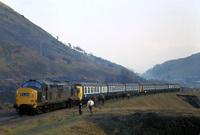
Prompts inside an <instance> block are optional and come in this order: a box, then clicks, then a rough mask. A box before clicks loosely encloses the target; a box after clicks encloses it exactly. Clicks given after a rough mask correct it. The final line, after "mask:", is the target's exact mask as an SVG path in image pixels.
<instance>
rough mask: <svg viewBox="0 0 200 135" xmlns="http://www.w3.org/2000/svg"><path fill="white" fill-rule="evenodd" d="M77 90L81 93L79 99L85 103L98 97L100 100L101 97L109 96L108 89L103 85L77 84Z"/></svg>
mask: <svg viewBox="0 0 200 135" xmlns="http://www.w3.org/2000/svg"><path fill="white" fill-rule="evenodd" d="M74 86H75V88H76V89H77V90H78V91H79V94H78V98H81V99H82V100H83V101H85V102H86V101H87V100H88V99H91V98H93V97H94V96H96V97H97V98H100V96H101V95H104V96H107V93H108V87H107V85H106V84H103V83H85V82H84V83H75V84H74Z"/></svg>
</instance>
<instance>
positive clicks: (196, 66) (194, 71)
mask: <svg viewBox="0 0 200 135" xmlns="http://www.w3.org/2000/svg"><path fill="white" fill-rule="evenodd" d="M142 76H143V77H144V78H146V79H158V80H164V81H169V82H173V83H180V84H181V85H182V86H183V87H191V88H193V87H200V53H197V54H193V55H192V56H189V57H186V58H181V59H176V60H170V61H167V62H165V63H163V64H159V65H156V66H155V67H153V68H152V69H149V70H148V71H146V72H145V73H144V74H143V75H142Z"/></svg>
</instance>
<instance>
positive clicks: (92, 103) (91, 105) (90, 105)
mask: <svg viewBox="0 0 200 135" xmlns="http://www.w3.org/2000/svg"><path fill="white" fill-rule="evenodd" d="M93 105H94V102H93V101H92V100H91V99H89V100H88V102H87V107H89V109H90V116H92V114H93V111H92V107H93Z"/></svg>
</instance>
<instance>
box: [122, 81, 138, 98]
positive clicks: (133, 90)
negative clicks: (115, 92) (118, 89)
mask: <svg viewBox="0 0 200 135" xmlns="http://www.w3.org/2000/svg"><path fill="white" fill-rule="evenodd" d="M125 89H126V93H127V94H128V93H130V95H131V96H133V95H136V94H137V93H139V92H140V85H139V84H137V83H125Z"/></svg>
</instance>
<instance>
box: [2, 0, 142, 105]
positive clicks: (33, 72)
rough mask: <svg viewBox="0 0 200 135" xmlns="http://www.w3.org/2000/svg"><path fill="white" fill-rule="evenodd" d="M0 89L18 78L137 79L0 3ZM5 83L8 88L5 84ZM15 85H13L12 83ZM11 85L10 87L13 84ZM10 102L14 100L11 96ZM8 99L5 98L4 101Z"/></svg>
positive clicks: (110, 80) (126, 71) (137, 78)
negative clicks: (60, 38)
mask: <svg viewBox="0 0 200 135" xmlns="http://www.w3.org/2000/svg"><path fill="white" fill-rule="evenodd" d="M0 20H1V21H0V70H1V72H0V90H1V91H3V92H9V93H10V94H11V91H14V90H16V86H17V87H18V88H19V87H20V85H19V84H18V83H17V82H19V81H24V80H28V79H37V78H38V79H49V78H52V79H58V80H70V81H90V82H135V83H137V82H141V81H143V79H141V78H140V77H139V76H137V75H135V74H134V73H133V72H131V71H129V70H128V69H126V68H125V67H123V66H120V65H117V64H115V63H112V62H110V61H107V60H104V59H102V58H100V57H96V56H94V55H92V54H87V53H86V52H85V51H84V50H83V49H82V48H80V47H78V46H76V47H74V48H73V47H72V45H71V44H70V43H69V44H68V45H65V44H63V43H62V42H60V41H59V40H58V39H59V38H58V37H57V39H56V38H54V37H53V36H52V35H51V34H49V33H47V32H46V31H44V30H43V29H42V28H40V27H38V26H37V25H35V24H33V23H32V22H30V21H29V20H28V19H26V18H25V17H24V16H23V15H20V14H19V13H17V12H16V11H14V10H13V9H12V8H10V7H8V6H7V5H5V4H3V3H2V2H0ZM3 80H6V81H7V83H6V84H11V83H12V84H14V85H10V87H9V88H8V87H6V88H5V85H6V84H4V81H3ZM16 84H17V85H16ZM13 86H14V87H13ZM12 97H13V101H12V103H13V102H14V95H13V96H12ZM0 100H2V99H0ZM6 102H8V101H6Z"/></svg>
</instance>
